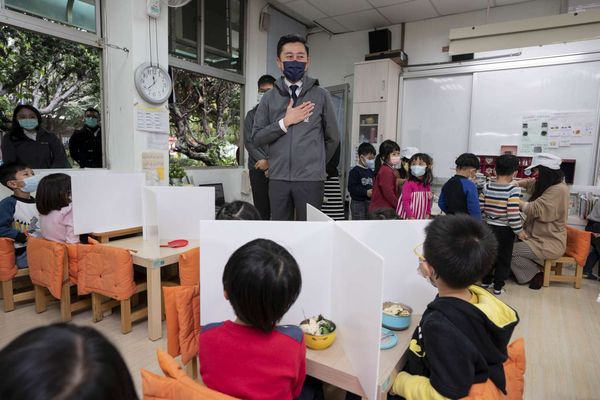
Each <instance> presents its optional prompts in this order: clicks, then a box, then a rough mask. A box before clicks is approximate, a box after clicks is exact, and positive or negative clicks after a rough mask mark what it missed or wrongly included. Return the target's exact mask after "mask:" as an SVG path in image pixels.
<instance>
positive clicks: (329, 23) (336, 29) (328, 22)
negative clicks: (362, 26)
mask: <svg viewBox="0 0 600 400" xmlns="http://www.w3.org/2000/svg"><path fill="white" fill-rule="evenodd" d="M315 22H317V23H318V24H319V25H321V26H323V27H324V28H325V29H327V30H328V31H330V32H333V33H344V32H349V29H347V28H346V27H344V26H342V25H341V24H340V23H339V22H337V21H336V20H335V19H333V18H323V19H318V20H316V21H315Z"/></svg>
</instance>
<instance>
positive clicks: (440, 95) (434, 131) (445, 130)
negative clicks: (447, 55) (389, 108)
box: [399, 74, 473, 178]
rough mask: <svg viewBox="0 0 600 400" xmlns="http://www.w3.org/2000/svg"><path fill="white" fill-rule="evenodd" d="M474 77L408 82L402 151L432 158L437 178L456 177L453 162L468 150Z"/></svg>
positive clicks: (446, 77)
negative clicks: (414, 150)
mask: <svg viewBox="0 0 600 400" xmlns="http://www.w3.org/2000/svg"><path fill="white" fill-rule="evenodd" d="M472 80H473V75H472V74H465V75H447V76H439V77H429V78H411V79H405V80H404V81H403V82H404V84H403V88H402V103H403V104H402V115H401V129H400V132H401V133H400V138H399V141H400V147H402V148H404V147H408V146H411V147H417V148H418V149H419V150H420V151H422V152H424V153H427V154H429V155H430V156H432V157H433V174H434V176H435V177H436V178H449V177H451V176H453V175H454V170H453V168H454V160H455V159H456V157H458V156H459V155H460V154H462V153H464V152H465V151H466V150H467V147H468V143H469V121H470V113H471V91H472Z"/></svg>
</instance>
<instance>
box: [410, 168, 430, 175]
mask: <svg viewBox="0 0 600 400" xmlns="http://www.w3.org/2000/svg"><path fill="white" fill-rule="evenodd" d="M426 171H427V167H424V166H422V165H411V167H410V172H412V174H413V175H414V176H416V177H421V176H423V175H425V172H426Z"/></svg>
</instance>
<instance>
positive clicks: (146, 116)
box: [135, 104, 169, 134]
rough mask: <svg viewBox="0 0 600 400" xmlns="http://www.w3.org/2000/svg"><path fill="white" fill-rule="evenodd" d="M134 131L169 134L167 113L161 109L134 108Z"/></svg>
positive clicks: (138, 106) (137, 106)
mask: <svg viewBox="0 0 600 400" xmlns="http://www.w3.org/2000/svg"><path fill="white" fill-rule="evenodd" d="M135 129H137V130H138V131H145V132H158V133H163V134H168V133H169V112H168V111H167V110H165V109H164V108H162V107H148V106H142V105H139V104H138V105H136V106H135Z"/></svg>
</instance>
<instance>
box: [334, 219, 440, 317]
mask: <svg viewBox="0 0 600 400" xmlns="http://www.w3.org/2000/svg"><path fill="white" fill-rule="evenodd" d="M428 223H429V221H426V220H414V221H343V222H338V223H337V225H338V226H340V227H341V228H342V229H344V230H346V231H347V232H349V233H350V234H351V235H352V236H354V237H355V238H357V239H358V240H360V241H361V242H363V243H364V244H365V245H367V246H368V247H370V248H371V249H373V250H374V251H375V252H376V253H377V254H379V255H381V256H382V257H383V259H384V272H383V300H384V301H398V302H401V303H404V304H407V305H409V306H411V307H412V308H413V310H414V313H415V314H422V313H423V312H424V311H425V308H426V307H427V304H429V303H430V302H431V301H432V300H433V299H434V297H435V295H436V293H437V291H436V289H435V288H434V287H433V286H431V284H430V283H429V282H427V281H426V280H425V279H424V278H423V277H422V276H421V275H419V273H418V272H417V267H418V259H417V257H416V256H415V254H414V251H413V249H414V248H415V247H416V246H418V245H420V244H422V243H423V242H424V241H425V232H424V229H425V227H426V226H427V224H428Z"/></svg>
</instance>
